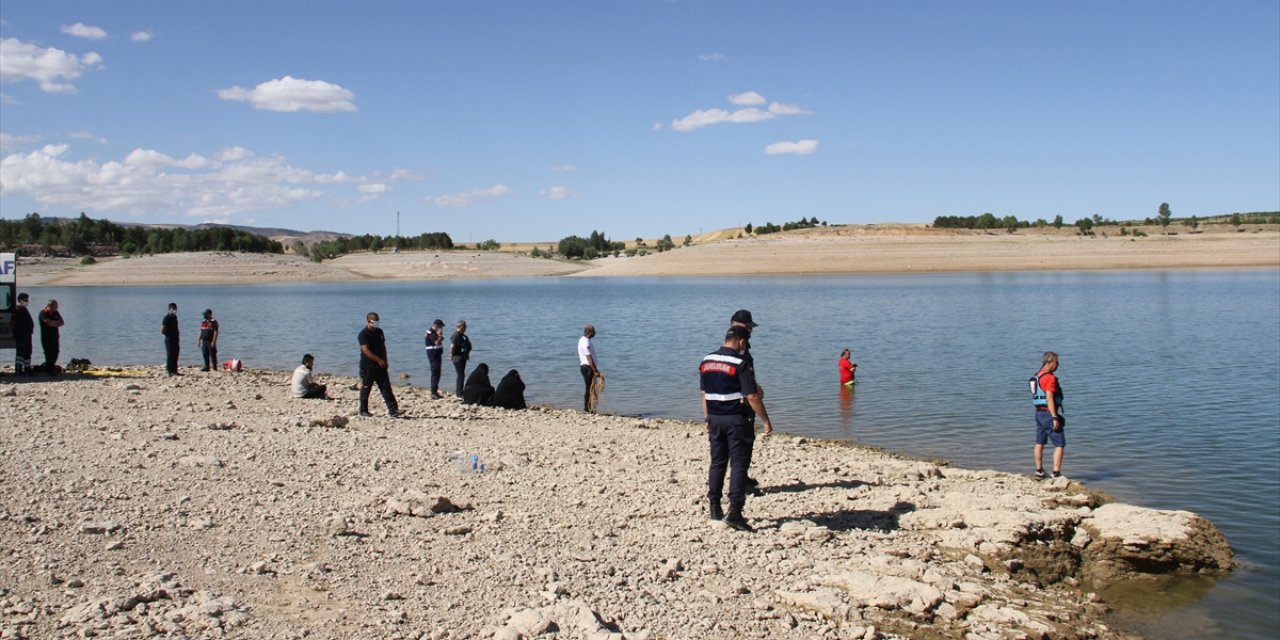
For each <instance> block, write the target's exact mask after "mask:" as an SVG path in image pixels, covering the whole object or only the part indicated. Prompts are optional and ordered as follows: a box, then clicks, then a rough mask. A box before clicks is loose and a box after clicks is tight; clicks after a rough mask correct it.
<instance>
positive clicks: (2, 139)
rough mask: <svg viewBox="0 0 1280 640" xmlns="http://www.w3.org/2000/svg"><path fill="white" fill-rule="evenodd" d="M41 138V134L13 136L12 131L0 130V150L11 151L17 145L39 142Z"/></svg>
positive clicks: (22, 145)
mask: <svg viewBox="0 0 1280 640" xmlns="http://www.w3.org/2000/svg"><path fill="white" fill-rule="evenodd" d="M41 139H42V137H41V136H15V135H13V134H12V133H8V132H5V131H0V151H12V150H14V149H17V148H18V147H25V146H27V145H29V144H32V143H35V142H39V141H40V140H41Z"/></svg>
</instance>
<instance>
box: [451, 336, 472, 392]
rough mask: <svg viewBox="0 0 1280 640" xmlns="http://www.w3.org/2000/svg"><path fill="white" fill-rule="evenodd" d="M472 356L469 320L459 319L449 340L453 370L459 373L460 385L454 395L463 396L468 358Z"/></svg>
mask: <svg viewBox="0 0 1280 640" xmlns="http://www.w3.org/2000/svg"><path fill="white" fill-rule="evenodd" d="M470 357H471V338H468V337H467V321H466V320H459V321H458V326H457V329H456V330H455V331H454V332H453V338H452V339H450V340H449V359H450V360H452V361H453V370H454V372H456V373H457V374H458V385H457V387H456V388H455V389H454V395H456V396H458V398H462V390H463V387H464V386H465V385H464V383H465V382H466V374H467V358H470Z"/></svg>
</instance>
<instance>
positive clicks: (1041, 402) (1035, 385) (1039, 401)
mask: <svg viewBox="0 0 1280 640" xmlns="http://www.w3.org/2000/svg"><path fill="white" fill-rule="evenodd" d="M1050 373H1052V372H1051V371H1037V372H1036V375H1034V376H1031V377H1030V378H1028V379H1027V386H1028V387H1029V388H1030V389H1031V404H1033V405H1035V406H1036V408H1040V407H1044V408H1046V409H1047V408H1048V407H1049V397H1048V396H1047V395H1046V394H1045V392H1044V388H1042V387H1041V386H1040V378H1041V377H1042V376H1046V375H1049V374H1050ZM1055 377H1056V376H1055ZM1053 399H1054V401H1055V402H1056V403H1057V405H1058V406H1062V385H1061V384H1059V385H1058V390H1057V391H1055V392H1054V393H1053Z"/></svg>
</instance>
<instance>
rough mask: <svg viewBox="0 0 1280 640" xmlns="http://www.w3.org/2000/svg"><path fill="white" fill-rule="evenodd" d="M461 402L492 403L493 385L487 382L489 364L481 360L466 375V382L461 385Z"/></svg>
mask: <svg viewBox="0 0 1280 640" xmlns="http://www.w3.org/2000/svg"><path fill="white" fill-rule="evenodd" d="M462 404H478V405H484V406H490V405H492V404H493V385H492V384H490V383H489V365H487V364H485V363H483V362H481V363H480V364H479V365H477V366H476V370H475V371H472V372H471V375H469V376H467V384H466V385H465V386H463V387H462Z"/></svg>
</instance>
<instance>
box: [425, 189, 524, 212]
mask: <svg viewBox="0 0 1280 640" xmlns="http://www.w3.org/2000/svg"><path fill="white" fill-rule="evenodd" d="M513 194H515V191H512V190H511V188H510V187H507V186H506V185H502V184H499V185H494V186H492V187H489V188H487V189H472V190H470V191H467V192H465V193H455V194H451V195H443V196H428V197H427V198H426V200H427V202H430V203H431V204H434V205H436V206H437V207H453V208H460V207H469V206H471V205H473V204H477V203H480V202H483V201H485V200H493V199H494V198H504V197H506V196H509V195H513Z"/></svg>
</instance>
